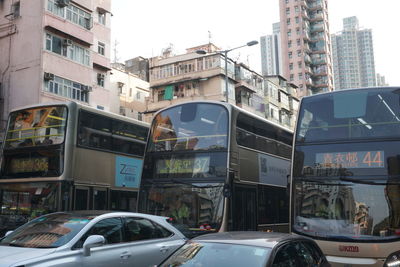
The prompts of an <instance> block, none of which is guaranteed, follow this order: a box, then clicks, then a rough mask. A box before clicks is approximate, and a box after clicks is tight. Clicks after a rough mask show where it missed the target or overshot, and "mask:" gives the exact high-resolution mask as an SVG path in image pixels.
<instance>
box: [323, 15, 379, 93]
mask: <svg viewBox="0 0 400 267" xmlns="http://www.w3.org/2000/svg"><path fill="white" fill-rule="evenodd" d="M331 38H332V51H333V69H334V77H335V79H334V84H335V90H340V89H347V88H358V87H373V86H376V82H377V81H376V73H375V60H374V48H373V41H372V30H371V29H361V28H360V27H359V22H358V19H357V17H354V16H353V17H348V18H344V19H343V31H341V32H339V33H336V34H332V36H331Z"/></svg>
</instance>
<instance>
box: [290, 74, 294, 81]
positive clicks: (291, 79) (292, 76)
mask: <svg viewBox="0 0 400 267" xmlns="http://www.w3.org/2000/svg"><path fill="white" fill-rule="evenodd" d="M290 81H291V82H292V81H294V75H293V74H290Z"/></svg>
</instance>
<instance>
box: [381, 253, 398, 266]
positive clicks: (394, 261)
mask: <svg viewBox="0 0 400 267" xmlns="http://www.w3.org/2000/svg"><path fill="white" fill-rule="evenodd" d="M384 266H385V267H400V251H397V252H395V253H393V254H391V255H390V256H389V257H387V259H386V261H385V264H384Z"/></svg>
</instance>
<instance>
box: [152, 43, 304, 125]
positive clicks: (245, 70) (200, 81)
mask: <svg viewBox="0 0 400 267" xmlns="http://www.w3.org/2000/svg"><path fill="white" fill-rule="evenodd" d="M199 50H203V51H207V52H208V53H206V54H198V53H196V51H199ZM218 51H220V49H219V48H218V47H217V46H215V45H213V44H207V45H203V46H196V47H193V48H189V49H187V53H185V54H182V55H175V56H172V55H171V54H168V55H164V56H160V57H155V58H150V59H149V66H150V95H149V97H148V99H147V105H146V106H147V110H146V112H145V114H146V117H147V119H146V120H148V118H149V117H150V118H151V117H152V116H153V114H154V113H155V112H156V111H158V110H160V109H162V108H165V107H167V106H170V105H173V104H177V103H182V102H187V101H192V100H215V101H226V92H228V101H229V102H230V103H231V104H236V105H238V106H239V107H241V108H243V109H246V110H248V111H250V112H252V113H254V114H257V115H259V116H262V117H264V118H268V119H269V118H273V120H274V121H275V122H278V123H281V124H282V125H284V126H286V127H288V128H293V126H294V117H295V114H296V113H297V112H296V111H294V110H293V108H291V107H293V106H296V103H295V104H294V105H291V104H290V103H292V102H297V105H298V99H297V98H296V96H295V95H296V88H297V87H296V86H294V85H293V84H290V83H284V82H283V81H286V80H285V79H284V78H283V77H280V76H279V78H277V80H278V82H277V81H274V80H273V79H272V77H271V79H272V80H271V81H269V80H268V79H267V78H265V77H264V76H262V75H260V74H258V73H257V72H255V71H253V70H251V69H250V68H249V67H248V66H246V65H245V64H243V63H236V62H234V61H233V60H232V59H230V58H227V60H228V62H227V63H228V64H227V65H228V68H227V74H228V87H227V89H226V86H225V83H226V80H225V77H226V76H225V57H224V55H223V54H221V53H218ZM269 85H270V86H269ZM273 85H274V86H273ZM283 85H284V86H283ZM282 86H283V87H282ZM270 87H273V88H275V89H276V93H275V94H274V97H269V95H270V90H269V88H270ZM281 87H282V88H281ZM279 88H280V89H279ZM279 90H281V91H282V94H280V93H279ZM272 91H273V90H271V92H272ZM273 92H275V91H273ZM269 99H274V100H275V99H276V103H275V104H276V113H274V112H271V111H270V105H269V102H268V100H269ZM281 99H284V100H283V101H285V100H287V104H288V105H286V106H285V105H281V104H280V102H281ZM274 100H272V101H274ZM285 103H286V102H285ZM271 108H272V109H273V106H272V105H271ZM285 109H289V110H285ZM274 110H275V109H274ZM286 114H287V115H286ZM285 116H286V117H288V119H286V117H285Z"/></svg>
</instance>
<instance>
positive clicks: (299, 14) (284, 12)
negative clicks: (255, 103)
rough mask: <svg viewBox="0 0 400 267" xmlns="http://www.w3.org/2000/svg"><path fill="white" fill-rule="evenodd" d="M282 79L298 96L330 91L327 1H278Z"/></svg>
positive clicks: (330, 64) (331, 88) (331, 76)
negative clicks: (294, 86)
mask: <svg viewBox="0 0 400 267" xmlns="http://www.w3.org/2000/svg"><path fill="white" fill-rule="evenodd" d="M279 3H280V26H281V27H280V28H281V42H282V62H283V67H282V69H283V76H284V77H285V78H287V79H288V81H289V82H291V83H294V84H296V85H297V86H298V87H299V89H298V96H299V97H302V96H306V95H311V94H317V93H321V92H329V91H332V90H333V70H332V59H331V57H332V56H331V41H330V35H329V21H328V0H279Z"/></svg>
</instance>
